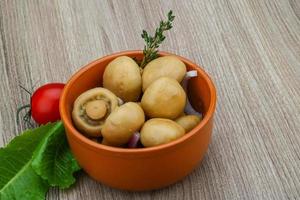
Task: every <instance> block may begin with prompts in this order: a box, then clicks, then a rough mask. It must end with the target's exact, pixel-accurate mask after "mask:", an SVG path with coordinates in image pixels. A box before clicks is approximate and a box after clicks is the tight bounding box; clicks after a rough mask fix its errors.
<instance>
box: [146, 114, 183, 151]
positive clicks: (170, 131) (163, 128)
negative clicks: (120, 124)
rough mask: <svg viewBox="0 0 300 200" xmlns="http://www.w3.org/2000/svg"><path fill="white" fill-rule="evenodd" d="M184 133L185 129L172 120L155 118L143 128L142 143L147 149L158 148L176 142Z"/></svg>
mask: <svg viewBox="0 0 300 200" xmlns="http://www.w3.org/2000/svg"><path fill="white" fill-rule="evenodd" d="M184 133H185V132H184V129H183V128H182V127H181V126H180V125H178V124H177V123H176V122H174V121H172V120H170V119H163V118H153V119H150V120H148V121H146V122H145V124H144V126H143V127H142V130H141V142H142V144H143V145H144V146H145V147H152V146H157V145H160V144H165V143H168V142H171V141H173V140H176V139H177V138H179V137H181V136H183V135H184Z"/></svg>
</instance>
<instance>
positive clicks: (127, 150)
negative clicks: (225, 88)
mask: <svg viewBox="0 0 300 200" xmlns="http://www.w3.org/2000/svg"><path fill="white" fill-rule="evenodd" d="M142 53H143V51H142V50H127V51H120V52H117V53H112V54H109V55H106V56H104V57H101V58H99V59H96V60H94V61H92V62H90V63H88V64H86V65H84V66H83V67H81V69H79V70H78V71H77V72H75V73H74V74H73V75H72V76H71V78H70V79H69V80H68V82H67V83H66V85H65V87H64V89H63V92H62V95H61V98H60V101H59V111H60V115H61V120H62V121H63V124H64V126H66V129H68V130H69V133H68V134H72V135H73V136H74V138H76V139H77V141H78V142H81V143H83V144H85V145H86V147H90V148H91V149H93V150H95V149H97V150H104V151H108V152H113V153H119V154H120V153H122V154H140V153H145V152H154V151H160V150H163V149H168V148H171V147H174V146H177V145H179V144H180V143H183V142H184V141H186V140H188V139H190V138H191V137H192V136H193V135H195V134H196V133H197V132H198V131H199V130H200V129H202V128H203V127H204V126H205V125H206V124H207V123H208V121H209V120H210V119H211V118H212V117H213V115H214V112H215V108H216V97H217V95H216V88H215V85H214V83H213V81H212V80H211V78H210V77H209V75H208V74H207V73H206V72H205V71H204V70H203V69H202V68H201V67H200V66H199V65H197V64H195V63H193V62H192V61H190V60H188V59H186V58H184V57H181V56H178V55H176V54H173V53H169V52H165V51H159V55H161V56H167V55H174V56H176V57H178V58H179V59H180V60H182V61H183V62H184V63H186V64H187V65H190V66H192V67H193V68H194V69H193V70H197V73H198V74H201V76H202V77H203V78H204V79H205V81H206V82H207V84H208V87H209V90H210V98H211V100H210V105H209V108H208V110H207V112H206V114H205V116H204V118H203V119H202V120H201V122H200V123H199V124H198V125H197V126H196V127H195V128H193V129H192V130H191V131H189V132H188V133H186V134H185V135H184V136H182V137H180V138H178V139H176V140H174V141H172V142H169V143H166V144H162V145H158V146H154V147H147V148H132V149H131V148H120V147H112V146H106V145H103V144H100V143H96V142H94V141H92V140H90V139H89V138H87V137H85V136H84V135H83V134H81V133H80V132H79V131H78V130H77V129H76V128H75V127H74V126H73V123H72V121H71V120H69V119H68V118H67V109H66V108H65V106H64V105H65V101H66V96H67V94H68V91H69V89H70V88H71V87H72V85H73V84H74V82H75V81H76V79H77V78H78V77H80V76H81V75H82V74H83V73H84V72H86V71H87V70H89V69H90V68H92V67H93V66H95V65H96V64H98V63H101V62H103V61H105V60H108V59H113V58H115V57H118V56H124V55H127V56H131V55H136V54H142Z"/></svg>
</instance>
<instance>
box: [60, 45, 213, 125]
mask: <svg viewBox="0 0 300 200" xmlns="http://www.w3.org/2000/svg"><path fill="white" fill-rule="evenodd" d="M121 55H127V56H129V57H132V58H135V59H137V60H140V59H142V51H129V52H121V53H117V54H112V55H110V56H106V57H103V58H101V59H98V60H96V61H94V62H92V63H90V64H88V65H87V66H85V67H83V68H82V69H81V70H79V71H78V72H77V73H76V74H75V75H74V76H73V77H72V78H71V79H70V81H69V82H68V83H67V86H66V88H65V89H66V91H65V94H64V100H63V102H62V103H61V105H60V106H62V107H63V109H64V113H65V114H66V115H65V117H64V119H63V120H64V121H65V122H66V121H68V123H70V124H72V118H71V112H72V108H73V103H74V101H75V99H76V98H77V97H78V96H79V95H80V94H81V93H83V92H84V91H86V90H89V89H91V88H94V87H99V86H101V85H102V75H103V72H104V70H105V67H106V66H107V65H108V63H109V62H110V61H112V60H113V59H114V58H116V57H118V56H121ZM160 55H161V56H164V55H169V53H165V52H160ZM178 57H179V58H180V59H181V60H182V61H183V62H184V63H185V64H186V67H187V70H197V72H198V76H197V77H195V78H192V79H191V80H190V81H189V85H188V96H189V99H190V101H191V104H192V105H193V107H194V108H195V109H196V110H197V111H199V112H202V113H203V114H204V119H203V120H202V122H201V123H205V122H204V121H206V120H205V118H206V117H210V116H206V113H207V112H208V111H209V110H211V111H210V112H211V115H212V112H213V110H214V106H215V105H214V104H215V102H212V100H211V97H212V96H215V94H214V93H215V90H214V86H213V84H212V82H211V80H210V78H209V77H208V75H207V74H206V73H205V72H204V71H203V70H202V69H200V68H199V66H197V65H196V64H194V63H192V62H190V61H189V60H187V59H185V58H182V57H180V56H178ZM201 123H200V124H201Z"/></svg>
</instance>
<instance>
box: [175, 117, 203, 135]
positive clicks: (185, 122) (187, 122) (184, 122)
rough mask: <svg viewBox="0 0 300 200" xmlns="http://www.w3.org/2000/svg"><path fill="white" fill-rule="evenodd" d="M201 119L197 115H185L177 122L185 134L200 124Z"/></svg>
mask: <svg viewBox="0 0 300 200" xmlns="http://www.w3.org/2000/svg"><path fill="white" fill-rule="evenodd" d="M200 121H201V118H200V117H199V116H197V115H185V116H181V117H179V118H177V119H176V120H175V122H176V123H177V124H179V125H180V126H182V128H184V130H185V132H186V133H187V132H189V131H190V130H192V129H193V128H194V127H196V126H197V124H199V122H200Z"/></svg>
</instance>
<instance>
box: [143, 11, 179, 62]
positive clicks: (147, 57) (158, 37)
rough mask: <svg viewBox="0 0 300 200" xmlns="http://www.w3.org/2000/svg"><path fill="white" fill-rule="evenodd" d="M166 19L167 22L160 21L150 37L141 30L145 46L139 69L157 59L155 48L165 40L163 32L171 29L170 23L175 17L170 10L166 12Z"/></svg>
mask: <svg viewBox="0 0 300 200" xmlns="http://www.w3.org/2000/svg"><path fill="white" fill-rule="evenodd" d="M167 17H168V19H167V21H160V23H159V27H158V28H156V30H155V35H154V36H150V35H149V34H148V33H147V31H145V30H143V33H142V35H141V36H142V38H143V39H144V40H145V43H146V45H145V46H144V50H143V54H144V58H143V60H142V62H141V64H140V67H141V68H144V67H145V66H146V64H147V63H149V62H150V61H151V60H153V59H155V58H157V57H158V54H157V53H158V50H157V48H158V47H159V45H160V44H161V43H162V42H163V41H164V40H165V38H166V36H165V35H164V32H165V31H167V30H170V29H171V28H172V27H173V25H172V22H173V20H174V18H175V16H174V15H173V11H172V10H170V11H169V12H168V15H167Z"/></svg>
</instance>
